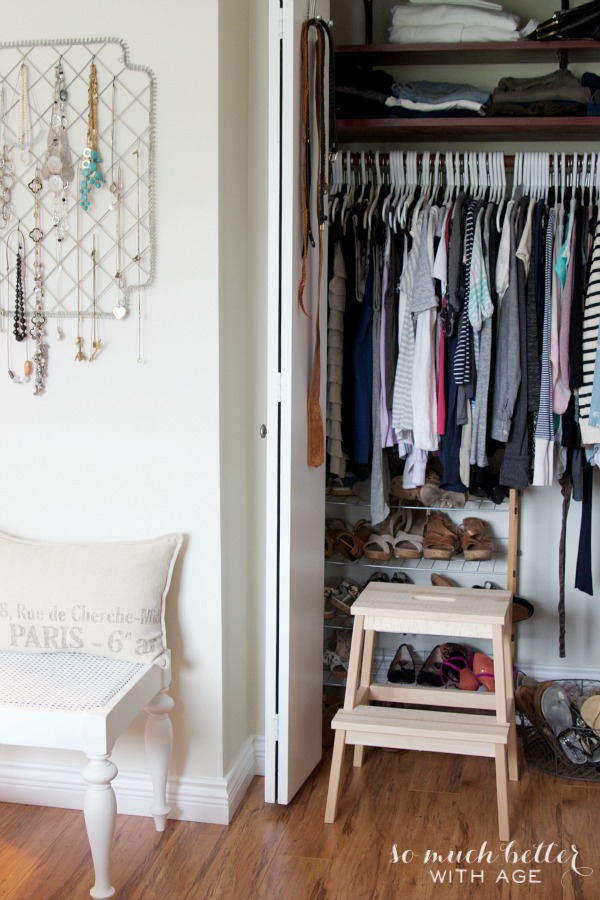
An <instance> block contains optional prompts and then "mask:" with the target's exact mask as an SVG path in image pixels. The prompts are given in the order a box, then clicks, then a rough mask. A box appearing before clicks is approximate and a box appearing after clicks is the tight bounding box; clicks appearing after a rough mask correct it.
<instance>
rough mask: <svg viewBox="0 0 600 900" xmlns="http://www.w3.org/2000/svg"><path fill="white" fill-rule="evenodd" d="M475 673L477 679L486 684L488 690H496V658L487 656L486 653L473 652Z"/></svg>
mask: <svg viewBox="0 0 600 900" xmlns="http://www.w3.org/2000/svg"><path fill="white" fill-rule="evenodd" d="M472 669H473V675H474V676H475V678H476V679H477V681H478V682H479V683H480V684H482V685H483V686H484V688H485V689H486V691H490V693H494V692H495V690H496V682H495V681H494V660H493V659H490V657H489V656H486V655H485V653H474V654H473V665H472Z"/></svg>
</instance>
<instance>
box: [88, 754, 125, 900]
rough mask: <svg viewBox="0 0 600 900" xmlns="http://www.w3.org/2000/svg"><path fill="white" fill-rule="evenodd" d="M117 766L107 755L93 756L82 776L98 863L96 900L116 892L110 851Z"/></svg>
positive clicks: (90, 829) (94, 894) (93, 892)
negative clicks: (85, 785)
mask: <svg viewBox="0 0 600 900" xmlns="http://www.w3.org/2000/svg"><path fill="white" fill-rule="evenodd" d="M116 774H117V767H116V766H115V764H114V763H113V762H112V761H111V759H110V757H109V756H108V754H107V755H106V756H90V757H88V763H87V765H86V766H85V768H84V769H83V772H82V775H83V777H84V778H85V780H86V781H87V783H88V788H87V790H86V792H85V800H84V803H83V813H84V817H85V827H86V830H87V834H88V840H89V842H90V850H91V851H92V860H93V862H94V876H95V883H94V887H93V888H92V889H91V891H90V894H91V895H92V897H93V898H94V900H103V898H105V897H112V895H113V894H114V892H115V889H114V887H113V886H112V885H111V883H110V876H109V864H110V851H111V847H112V842H113V835H114V833H115V821H116V818H117V801H116V800H115V792H114V790H113V786H112V783H111V782H112V780H113V778H114V777H115V776H116Z"/></svg>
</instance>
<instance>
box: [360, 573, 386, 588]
mask: <svg viewBox="0 0 600 900" xmlns="http://www.w3.org/2000/svg"><path fill="white" fill-rule="evenodd" d="M389 580H390V579H389V575H388V574H387V572H373V574H372V575H371V577H370V578H369V579H368V580H367V584H371V582H372V581H376V582H377V581H382V582H384V583H385V582H386V581H389ZM367 584H365V587H366V586H367Z"/></svg>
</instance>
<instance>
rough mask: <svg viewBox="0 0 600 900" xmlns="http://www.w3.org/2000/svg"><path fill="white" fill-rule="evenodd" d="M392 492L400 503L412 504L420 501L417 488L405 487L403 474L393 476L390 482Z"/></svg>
mask: <svg viewBox="0 0 600 900" xmlns="http://www.w3.org/2000/svg"><path fill="white" fill-rule="evenodd" d="M390 494H391V496H392V497H394V499H395V500H399V501H400V505H403V504H404V505H407V506H412V505H413V504H414V503H418V502H419V498H418V497H417V489H416V488H405V487H404V484H403V479H402V475H396V477H395V478H392V481H391V484H390ZM395 505H397V504H395Z"/></svg>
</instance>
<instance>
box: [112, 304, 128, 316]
mask: <svg viewBox="0 0 600 900" xmlns="http://www.w3.org/2000/svg"><path fill="white" fill-rule="evenodd" d="M126 315H127V307H126V306H113V316H114V317H115V319H124V318H125V316H126Z"/></svg>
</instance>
